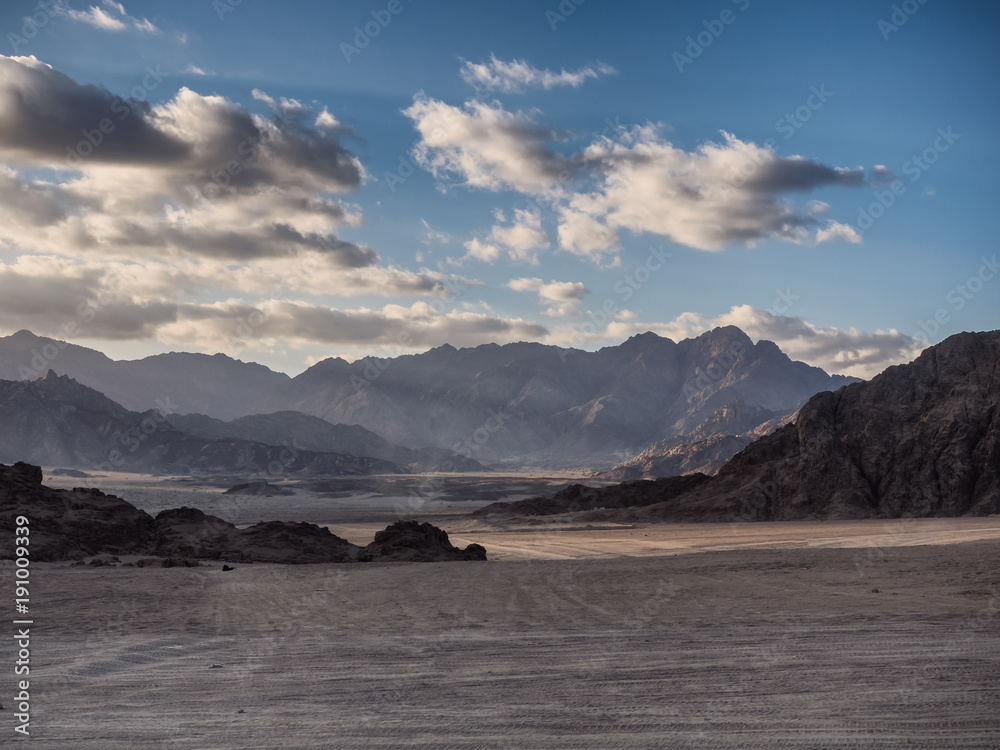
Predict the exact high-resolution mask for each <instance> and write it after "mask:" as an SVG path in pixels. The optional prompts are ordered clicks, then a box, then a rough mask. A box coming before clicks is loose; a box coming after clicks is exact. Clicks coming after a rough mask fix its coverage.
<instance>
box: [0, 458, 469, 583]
mask: <svg viewBox="0 0 1000 750" xmlns="http://www.w3.org/2000/svg"><path fill="white" fill-rule="evenodd" d="M22 515H23V516H25V517H26V518H27V519H28V528H29V539H30V541H29V549H30V557H31V559H32V560H34V561H38V562H52V561H59V560H80V559H82V558H85V557H91V556H94V555H155V556H157V557H160V558H166V560H167V561H172V562H170V564H171V565H182V564H187V563H185V562H184V561H189V560H226V561H230V562H233V561H235V562H244V563H251V562H267V563H288V564H305V563H349V562H365V561H369V560H379V561H388V562H396V561H398V562H424V561H447V560H485V559H486V550H485V549H483V548H482V547H481V546H479V545H478V544H470V545H469V546H468V547H466V548H465V549H464V550H460V549H458V548H456V547H455V546H453V545H452V544H451V542H450V541H449V540H448V534H447V533H445V532H444V531H443V530H441V529H439V528H437V527H436V526H432V525H431V524H428V523H422V524H421V523H417V522H415V521H399V522H396V523H395V524H392V525H391V526H389V527H387V528H386V529H385V531H380V532H379V533H378V534H376V536H375V540H374V541H373V542H372V543H371V544H370V545H368V546H367V547H364V548H362V547H359V546H357V545H355V544H352V543H350V542H348V541H347V540H346V539H341V538H340V537H338V536H336V535H335V534H333V533H331V532H330V530H329V529H327V528H324V527H322V526H317V525H316V524H311V523H291V522H285V521H267V522H264V523H258V524H255V525H253V526H250V527H249V528H246V529H240V528H237V527H236V526H234V525H233V524H231V523H229V522H228V521H224V520H222V519H221V518H217V517H215V516H211V515H208V514H206V513H204V512H202V511H201V510H198V509H197V508H187V507H184V508H173V509H171V510H165V511H162V512H161V513H159V514H158V515H157V516H156V518H155V519H153V518H152V517H151V516H150V515H149V514H148V513H146V512H145V511H141V510H139V509H137V508H135V507H134V506H132V505H131V504H129V503H127V502H125V501H124V500H122V499H121V498H118V497H115V496H114V495H106V494H104V493H103V492H101V491H99V490H96V489H74V490H55V489H51V488H49V487H46V486H45V485H43V484H42V470H41V469H40V468H39V467H37V466H32V465H30V464H26V463H17V464H14V465H13V466H5V465H3V464H0V526H2V527H3V528H6V529H14V528H15V527H16V526H18V525H19V524H17V523H16V522H15V521H16V519H17V517H18V516H22ZM14 556H15V538H14V536H13V534H12V533H11V534H6V535H0V559H12V558H13V557H14Z"/></svg>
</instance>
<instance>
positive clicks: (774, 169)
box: [746, 158, 865, 194]
mask: <svg viewBox="0 0 1000 750" xmlns="http://www.w3.org/2000/svg"><path fill="white" fill-rule="evenodd" d="M864 184H865V170H864V169H862V168H860V167H859V168H857V169H841V168H836V167H828V166H827V165H825V164H820V163H819V162H816V161H812V160H810V159H796V158H787V159H781V158H776V159H774V160H772V161H769V162H766V163H764V164H762V165H761V166H760V169H758V170H757V172H756V174H754V176H753V178H752V179H750V180H747V183H746V189H747V190H755V191H759V192H762V193H768V194H773V193H789V192H796V193H807V192H809V191H810V190H815V189H816V188H820V187H825V186H827V185H839V186H840V187H863V186H864Z"/></svg>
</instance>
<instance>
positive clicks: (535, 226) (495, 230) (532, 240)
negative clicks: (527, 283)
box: [452, 209, 550, 265]
mask: <svg viewBox="0 0 1000 750" xmlns="http://www.w3.org/2000/svg"><path fill="white" fill-rule="evenodd" d="M494 216H495V217H496V219H497V221H498V222H500V223H498V224H495V225H494V226H493V227H492V229H490V232H489V234H488V235H487V236H485V237H482V238H480V237H473V238H472V239H471V240H469V241H468V242H466V243H465V249H466V250H467V251H468V252H467V253H466V254H465V256H464V257H463V258H460V259H459V260H457V261H455V260H453V261H452V262H453V263H461V262H462V261H464V260H466V259H469V258H473V259H475V260H481V261H484V262H486V263H493V262H494V261H496V260H497V259H498V258H500V256H501V255H507V256H508V257H509V258H510V259H511V260H513V261H516V262H520V263H529V264H531V265H538V251H539V250H545V249H547V248H548V247H549V244H550V243H549V236H548V235H547V234H546V233H545V232H543V231H542V228H541V227H542V217H541V214H540V213H539V212H537V211H529V210H527V209H515V210H514V216H513V218H512V219H511V222H510V223H505V222H507V217H506V215H505V214H504V213H503V211H500V210H497V211H495V212H494Z"/></svg>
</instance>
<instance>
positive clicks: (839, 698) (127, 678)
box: [0, 490, 1000, 750]
mask: <svg viewBox="0 0 1000 750" xmlns="http://www.w3.org/2000/svg"><path fill="white" fill-rule="evenodd" d="M151 491H152V490H151ZM274 500H281V501H286V500H288V498H280V499H279V498H275V499H274ZM293 500H294V498H293ZM310 502H312V501H311V500H310V501H309V502H307V503H306V505H307V506H308V505H309V503H310ZM189 504H191V503H189ZM359 505H361V506H363V505H364V503H359ZM284 507H285V508H286V510H287V511H288V512H289V513H290V514H298V513H301V512H302V510H303V509H302V508H298V509H295V506H294V503H293V504H291V505H286V506H284ZM357 510H358V509H357V508H355V509H354V510H352V511H351V512H345V514H344V518H343V519H342V522H343V523H342V526H341V529H340V531H341V532H342V535H343V536H346V537H347V538H351V537H352V534H360V535H363V536H366V537H367V538H369V539H370V535H369V534H368V532H369V529H370V527H371V525H372V524H376V525H377V524H378V523H380V520H379V519H378V518H363V517H362V516H360V515H359V514H358V513H357V512H356V511H357ZM441 510H442V509H441V508H437V509H431V511H434V512H437V513H438V514H439V515H438V518H439V519H441V520H442V525H443V526H444V528H446V529H449V524H451V528H450V529H449V530H450V531H451V533H452V537H453V540H454V541H455V542H456V543H462V544H465V543H468V542H471V541H477V542H480V543H482V544H484V545H485V546H486V547H487V550H488V551H489V553H490V555H491V560H490V561H489V562H485V563H470V562H463V563H426V564H421V563H413V564H405V563H393V564H384V563H383V564H358V565H341V566H337V565H317V566H294V567H281V566H274V565H238V566H236V567H237V569H236V570H235V571H232V572H222V571H221V569H220V567H221V566H219V565H214V564H213V565H212V566H210V567H204V568H194V569H179V568H171V569H149V568H143V569H135V568H106V567H102V568H80V567H67V566H62V565H58V564H36V565H33V566H32V570H33V574H32V587H33V588H32V612H31V615H32V617H33V618H34V619H35V625H34V626H33V629H32V674H31V680H32V682H31V692H32V710H31V720H32V723H31V738H30V740H28V741H26V742H25V743H24V744H25V746H28V745H29V743H30V746H31V747H33V748H63V749H65V750H98V749H99V750H126V749H127V750H136V749H139V748H184V749H188V748H191V749H194V748H204V749H208V748H212V749H213V750H215V749H218V750H224V749H228V748H233V749H236V748H239V749H240V750H243V749H244V748H279V747H280V748H428V749H430V748H434V749H435V750H441V749H447V748H456V749H458V748H468V749H470V750H472V749H473V748H475V749H477V750H480V749H490V750H493V749H497V750H500V749H503V750H510V749H512V748H517V749H519V750H520V749H522V748H525V749H527V748H660V747H663V748H817V749H819V748H824V749H826V748H990V749H991V750H995V748H997V747H1000V556H998V554H997V552H998V549H1000V541H998V539H1000V532H998V531H997V528H998V527H1000V523H998V522H997V521H998V519H995V518H993V519H957V520H952V521H932V522H930V521H929V522H912V521H904V522H899V521H896V522H850V523H796V524H738V525H727V524H704V525H702V524H690V525H683V526H660V527H635V528H605V529H600V528H598V529H594V528H590V529H587V528H575V529H574V528H572V527H571V528H562V529H559V530H553V529H550V528H545V529H541V530H539V529H537V528H535V529H533V530H532V529H527V528H503V527H498V526H492V525H489V524H485V523H483V522H482V521H481V520H470V519H469V518H468V517H466V516H458V515H454V514H452V513H451V512H450V511H448V512H446V513H444V514H442V513H441ZM445 510H448V509H445ZM381 512H382V511H381V510H379V511H378V512H376V513H375V516H378V515H379V514H380V513H381ZM428 512H430V511H428ZM333 515H336V514H335V513H334V514H333ZM351 524H353V526H352V525H351ZM335 531H338V530H337V529H335ZM504 539H506V540H507V542H506V543H504V542H502V540H504ZM553 550H554V552H553ZM616 550H617V552H616ZM12 578H13V576H12V568H11V567H10V566H9V565H7V564H4V566H3V567H2V570H0V580H3V581H5V582H7V583H10V582H11V580H12ZM5 651H6V653H7V654H8V656H7V657H4V658H5V659H6V660H7V661H8V662H9V663H12V661H13V658H12V656H10V654H11V652H10V650H9V649H6V650H5ZM213 665H219V666H218V667H217V668H213ZM11 672H12V669H11V668H4V669H3V671H2V673H0V674H2V677H0V700H2V702H3V703H4V704H5V706H6V710H5V711H4V712H3V714H2V716H3V718H4V727H3V728H2V729H0V731H2V732H3V733H4V736H3V740H2V741H0V746H4V747H6V746H12V747H13V746H15V741H17V740H18V739H20V738H19V737H18V736H17V735H15V734H14V733H13V729H12V726H13V718H12V716H11V713H12V711H11V703H12V700H11V698H12V695H13V692H12V687H13V686H12V683H13V675H12V674H11ZM240 711H242V713H240ZM8 738H10V739H8Z"/></svg>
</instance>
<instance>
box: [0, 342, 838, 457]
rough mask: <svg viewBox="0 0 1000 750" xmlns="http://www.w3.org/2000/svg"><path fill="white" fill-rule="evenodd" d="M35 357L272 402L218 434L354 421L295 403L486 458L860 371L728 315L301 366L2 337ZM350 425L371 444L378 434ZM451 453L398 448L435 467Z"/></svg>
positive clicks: (604, 448)
mask: <svg viewBox="0 0 1000 750" xmlns="http://www.w3.org/2000/svg"><path fill="white" fill-rule="evenodd" d="M49 355H52V356H49ZM36 365H38V366H42V365H45V366H47V367H50V368H51V369H52V370H54V371H55V372H56V373H61V374H69V375H70V376H71V377H73V378H74V379H76V380H78V381H79V382H80V383H82V384H84V385H87V386H90V387H92V388H95V389H96V390H98V391H100V392H102V393H105V394H106V395H107V396H108V397H109V398H111V399H113V400H114V401H116V402H118V403H119V404H122V405H123V406H125V407H126V408H128V409H130V410H133V411H139V412H142V411H146V410H148V409H151V408H157V409H159V410H160V411H161V412H176V413H178V414H181V415H189V414H203V415H206V416H208V417H211V418H213V419H216V420H232V419H234V418H239V417H248V416H250V415H272V416H270V417H266V418H264V417H262V418H258V420H257V422H254V423H239V424H235V425H234V426H233V427H230V428H226V429H225V430H223V431H222V432H218V435H219V436H220V437H221V436H226V437H236V436H239V437H243V438H247V439H255V440H259V439H261V438H264V437H266V438H267V440H271V436H275V435H277V434H279V433H280V434H282V435H286V434H288V431H289V430H291V431H292V432H294V433H295V435H296V437H297V439H299V440H300V441H301V440H310V441H311V440H314V439H315V440H317V441H320V442H311V443H309V444H310V445H312V446H314V447H318V446H319V445H320V444H322V441H327V442H326V444H329V445H337V446H338V447H340V446H344V447H346V442H349V436H347V434H346V433H345V434H344V437H343V440H341V438H340V437H337V436H334V435H332V434H327V435H323V436H322V437H321V436H320V434H319V433H316V432H315V428H316V423H307V422H305V421H303V420H301V419H298V418H295V417H290V416H288V415H286V416H284V417H280V418H275V417H273V414H275V413H285V412H291V411H295V412H301V413H303V414H305V415H308V416H312V417H319V418H320V419H323V420H326V422H329V423H331V424H337V425H359V426H360V427H362V428H365V429H366V430H368V431H370V432H372V433H375V435H377V436H378V437H380V438H382V439H383V440H384V441H387V442H388V443H390V444H394V445H399V446H403V447H404V448H407V449H410V450H417V451H421V450H422V449H426V448H436V449H444V450H447V451H454V452H457V453H459V454H461V455H463V456H465V457H466V458H469V459H475V460H478V461H480V462H482V463H484V464H487V465H490V464H493V465H496V464H500V465H504V464H506V465H512V466H513V465H521V466H548V467H586V468H610V467H611V466H613V465H614V464H617V463H619V462H621V461H622V460H624V459H627V458H630V457H632V456H634V455H636V454H637V453H639V452H641V451H643V450H644V449H646V448H647V447H649V446H650V445H651V444H654V443H656V442H657V441H664V440H670V439H671V438H676V437H679V436H684V435H689V434H692V433H695V432H696V431H698V430H699V429H700V428H701V430H700V432H698V436H699V437H698V441H701V440H705V439H709V438H715V437H722V436H725V435H727V434H731V433H730V432H727V430H729V429H730V427H729V426H726V425H718V426H717V428H712V420H713V419H714V417H713V415H715V414H716V413H717V412H718V411H719V410H720V409H722V408H723V407H727V406H731V405H733V404H736V403H740V404H743V405H744V406H745V407H746V409H748V410H750V412H754V410H759V411H757V412H754V413H757V414H758V415H759V416H760V422H759V423H758V424H746V425H744V427H745V429H744V432H748V431H751V430H753V429H757V428H758V427H760V426H761V425H762V424H764V423H765V422H767V420H768V419H770V417H769V416H768V415H769V414H772V413H780V414H785V413H788V412H791V411H794V410H795V409H796V408H797V407H798V406H800V405H801V404H802V403H804V402H805V400H806V399H807V398H809V397H810V396H812V395H813V394H814V393H817V392H819V391H823V390H830V389H835V388H838V387H840V386H841V385H844V384H846V383H849V382H853V381H854V380H855V379H853V378H847V377H843V376H837V375H828V374H827V373H825V372H824V371H823V370H821V369H819V368H816V367H811V366H809V365H806V364H804V363H802V362H794V361H792V360H791V359H789V358H788V357H787V356H786V355H785V354H783V353H782V352H781V350H780V349H778V347H777V346H776V345H775V344H773V343H771V342H769V341H760V342H758V343H757V344H754V343H753V342H752V341H751V340H750V338H749V337H748V336H747V335H746V334H745V333H743V331H741V330H740V329H738V328H735V327H732V326H729V327H726V328H717V329H715V330H713V331H709V332H707V333H705V334H703V335H701V336H698V337H697V338H693V339H685V340H684V341H681V342H679V343H675V342H674V341H671V340H670V339H666V338H662V337H660V336H657V335H656V334H653V333H645V334H641V335H637V336H633V337H632V338H630V339H628V340H627V341H625V342H624V343H622V344H620V345H618V346H611V347H605V348H603V349H601V350H599V351H596V352H586V351H581V350H576V349H564V348H560V347H555V346H546V345H543V344H536V343H517V344H508V345H505V346H499V345H497V344H484V345H482V346H477V347H474V348H466V349H456V348H454V347H452V346H448V345H445V346H441V347H438V348H436V349H431V350H430V351H428V352H424V353H422V354H413V355H404V356H400V357H396V358H394V359H384V360H379V359H375V358H365V359H361V360H358V361H355V362H346V361H344V360H342V359H339V358H332V359H326V360H323V361H321V362H318V363H317V364H316V365H314V366H312V367H310V368H309V369H307V370H306V371H305V372H303V373H301V374H300V375H298V376H296V377H294V378H289V377H288V376H287V375H284V374H281V373H276V372H273V371H271V370H269V369H267V368H266V367H263V366H261V365H257V364H252V363H245V362H240V361H239V360H234V359H231V358H229V357H226V356H224V355H214V356H208V355H202V354H183V353H170V354H162V355H158V356H155V357H147V358H145V359H141V360H135V361H121V362H116V361H114V360H111V359H109V358H107V357H105V356H104V355H103V354H100V353H99V352H95V351H93V350H90V349H86V348H83V347H79V346H74V345H72V344H66V343H64V342H57V341H54V340H52V339H44V338H39V337H36V336H34V335H33V334H31V333H29V332H26V331H20V332H18V333H16V334H14V335H13V336H9V337H6V338H0V377H4V376H5V377H7V378H12V379H16V378H19V377H28V376H34V377H37V376H38V373H37V372H36V371H35V366H36ZM40 374H44V372H43V373H40ZM262 419H264V420H265V421H264V422H262V421H261V420H262ZM267 420H270V421H269V422H267ZM751 421H752V420H751ZM175 423H176V424H180V423H179V422H175ZM197 425H201V427H198V426H197ZM703 425H704V427H702V426H703ZM217 428H219V425H212V424H211V423H209V422H205V421H204V420H202V421H201V422H198V421H197V420H190V421H189V422H188V423H187V424H186V426H185V429H189V430H193V431H195V432H196V433H198V434H202V435H203V436H206V435H207V433H206V432H204V431H202V432H199V430H202V429H203V430H208V431H212V430H216V429H217ZM219 429H221V428H219ZM322 431H325V432H326V433H329V430H328V429H327V428H325V427H324V428H322ZM322 431H321V432H322ZM739 434H742V433H739ZM355 437H356V439H358V440H362V441H363V442H365V444H366V445H369V446H372V445H374V443H373V442H372V440H371V437H370V436H369V435H366V434H362V433H357V434H356V435H355ZM283 440H284V438H283ZM345 441H346V442H345ZM300 444H301V443H296V445H300ZM719 445H723V443H719ZM725 445H728V446H729V447H735V444H733V443H732V442H731V441H730V442H729V443H725ZM368 450H369V451H374V450H375V449H374V448H369V449H368ZM378 450H379V452H374V453H373V455H379V456H388V455H390V454H389V453H386V452H385V450H387V449H386V447H385V446H384V445H383V446H381V447H380V448H379V449H378ZM444 455H446V454H441V453H440V452H438V453H432V454H427V455H421V456H419V457H417V458H413V457H412V456H408V455H405V454H403V455H401V456H397V458H396V459H394V460H395V461H396V462H397V463H400V462H401V463H404V464H413V465H420V466H425V467H426V466H432V465H434V464H435V463H436V462H437V460H438V457H439V456H444ZM723 458H724V457H723ZM428 462H430V463H428Z"/></svg>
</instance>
